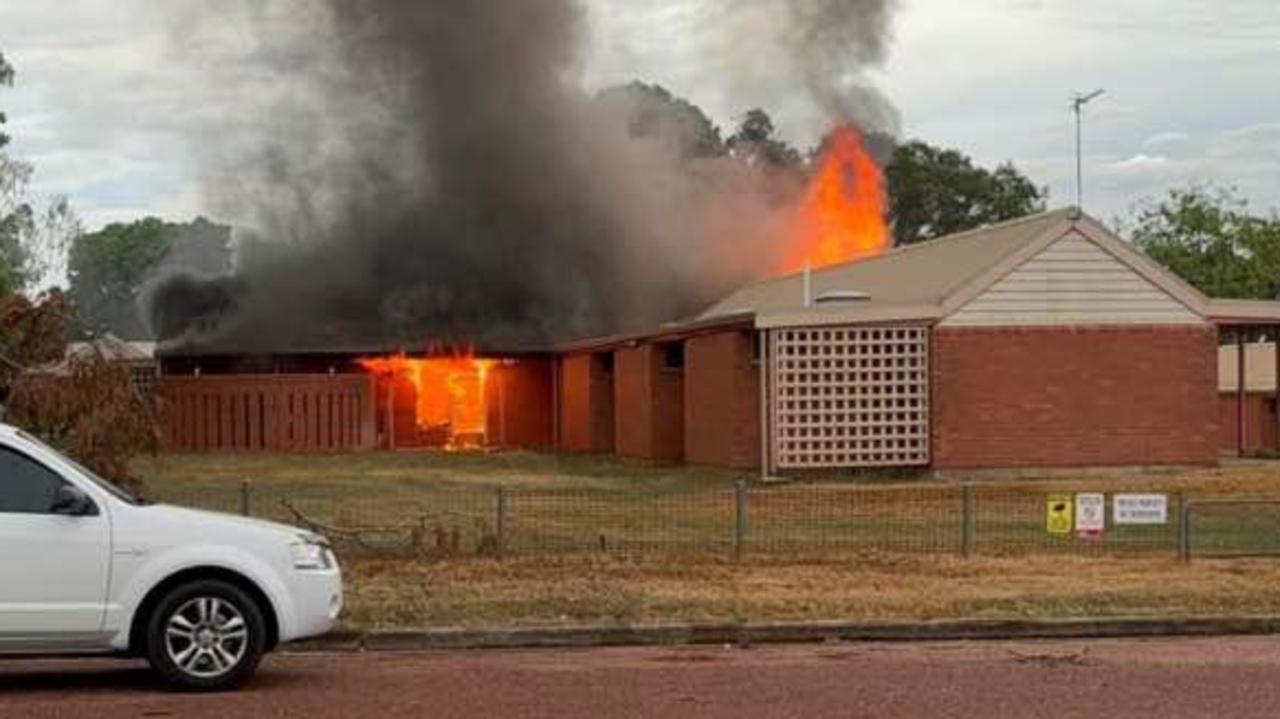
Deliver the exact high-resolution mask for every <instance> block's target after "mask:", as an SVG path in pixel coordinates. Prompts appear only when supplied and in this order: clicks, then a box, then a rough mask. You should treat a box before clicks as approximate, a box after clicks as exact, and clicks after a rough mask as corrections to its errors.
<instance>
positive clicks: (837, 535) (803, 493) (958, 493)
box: [745, 485, 964, 553]
mask: <svg viewBox="0 0 1280 719" xmlns="http://www.w3.org/2000/svg"><path fill="white" fill-rule="evenodd" d="M748 496H749V501H748V511H747V531H746V545H745V546H746V551H748V552H757V551H758V552H774V553H807V552H821V551H824V550H833V549H834V550H846V551H847V550H875V551H887V552H959V551H961V549H962V546H963V537H962V534H961V533H962V531H963V522H962V519H963V503H964V491H963V487H961V486H960V485H951V486H932V487H867V486H857V485H790V486H781V487H773V488H762V489H752V490H751V491H750V493H749V495H748Z"/></svg>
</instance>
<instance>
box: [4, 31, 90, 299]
mask: <svg viewBox="0 0 1280 719" xmlns="http://www.w3.org/2000/svg"><path fill="white" fill-rule="evenodd" d="M13 78H14V69H13V66H12V65H10V64H9V63H8V62H7V61H6V60H5V59H4V55H3V54H0V86H12V85H13ZM4 121H5V117H4V114H3V113H0V125H3V124H4ZM8 142H9V137H8V135H5V134H4V133H3V132H0V297H3V296H4V295H6V294H7V293H10V292H19V291H22V290H27V289H30V288H31V287H32V286H39V285H40V283H41V282H42V280H44V279H46V278H47V277H48V276H49V275H51V274H57V269H58V267H59V266H60V262H61V259H62V258H63V257H64V253H65V249H66V245H67V243H68V242H69V241H70V238H71V237H73V236H74V235H76V234H78V233H79V231H80V222H79V220H78V219H77V218H76V215H75V213H74V212H73V211H72V210H71V205H70V203H68V202H67V200H66V198H65V197H55V198H53V199H52V200H51V201H49V202H48V203H47V205H46V206H45V207H44V209H42V210H38V209H37V207H36V203H35V201H34V200H33V199H32V198H31V196H30V192H29V186H30V182H31V175H32V173H33V172H34V169H33V168H32V167H31V165H30V164H29V163H26V162H22V161H20V160H15V159H13V158H11V157H10V156H9V154H8V153H7V152H5V151H4V146H5V145H6V144H8Z"/></svg>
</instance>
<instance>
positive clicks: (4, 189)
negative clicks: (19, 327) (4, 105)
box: [0, 53, 34, 296]
mask: <svg viewBox="0 0 1280 719" xmlns="http://www.w3.org/2000/svg"><path fill="white" fill-rule="evenodd" d="M13 77H14V71H13V66H12V65H10V64H9V62H8V61H7V60H5V58H4V53H0V87H13ZM5 120H6V118H5V114H4V111H3V110H0V296H4V295H7V294H9V293H10V292H13V291H16V290H18V289H20V288H21V287H22V286H23V285H24V284H25V277H24V275H25V274H26V271H25V267H26V264H27V253H26V252H25V250H24V248H23V247H22V242H21V238H22V237H23V235H24V233H26V232H29V231H30V228H31V227H32V226H33V225H34V220H33V217H32V211H31V206H30V205H28V204H26V203H24V202H23V201H22V199H23V194H24V191H25V189H26V185H27V181H28V179H29V178H30V177H31V167H30V166H29V165H27V164H26V163H21V162H16V161H14V160H12V159H10V157H9V155H8V154H7V153H5V152H4V147H5V145H8V144H9V136H8V135H7V134H5V132H4V123H5Z"/></svg>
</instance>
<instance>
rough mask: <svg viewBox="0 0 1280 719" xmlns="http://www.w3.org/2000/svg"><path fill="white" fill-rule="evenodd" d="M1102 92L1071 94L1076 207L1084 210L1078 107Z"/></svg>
mask: <svg viewBox="0 0 1280 719" xmlns="http://www.w3.org/2000/svg"><path fill="white" fill-rule="evenodd" d="M1102 93H1103V90H1102V88H1098V89H1097V90H1094V91H1093V92H1088V93H1083V92H1077V93H1076V94H1074V95H1072V96H1071V111H1072V112H1074V113H1075V114H1076V208H1077V209H1078V210H1080V211H1081V212H1083V211H1084V161H1083V159H1081V149H1080V108H1082V107H1084V106H1085V105H1087V104H1089V103H1090V102H1092V101H1093V100H1096V99H1097V98H1098V96H1099V95H1101V94H1102Z"/></svg>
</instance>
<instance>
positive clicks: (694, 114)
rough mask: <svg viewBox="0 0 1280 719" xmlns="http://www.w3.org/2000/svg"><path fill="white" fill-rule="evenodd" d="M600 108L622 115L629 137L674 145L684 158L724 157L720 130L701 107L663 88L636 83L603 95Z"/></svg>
mask: <svg viewBox="0 0 1280 719" xmlns="http://www.w3.org/2000/svg"><path fill="white" fill-rule="evenodd" d="M596 103H597V105H598V106H600V107H602V108H605V109H606V110H611V111H616V112H619V113H620V114H621V116H622V117H623V118H624V121H625V123H626V130H627V134H629V135H630V136H631V137H644V138H652V139H659V140H664V141H667V142H671V143H674V145H675V147H676V148H677V151H678V152H679V154H680V156H681V157H685V158H694V157H714V156H717V155H723V154H724V151H725V150H724V143H723V142H722V141H721V140H720V128H718V127H716V125H715V123H713V122H711V120H710V119H709V118H708V117H707V115H706V113H704V112H703V111H702V109H701V108H699V107H698V106H697V105H694V104H693V103H691V102H689V101H688V100H685V99H683V98H679V97H676V96H675V95H672V94H671V93H670V92H669V91H668V90H667V89H666V88H664V87H662V86H661V85H647V84H645V83H643V82H639V81H634V82H631V83H628V84H626V85H618V86H616V87H610V88H607V89H605V90H602V91H600V93H599V94H598V95H597V96H596Z"/></svg>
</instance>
